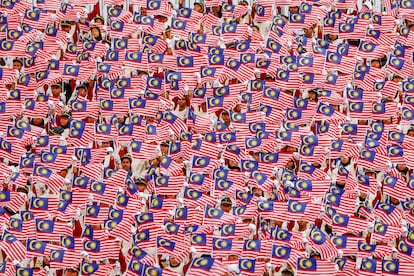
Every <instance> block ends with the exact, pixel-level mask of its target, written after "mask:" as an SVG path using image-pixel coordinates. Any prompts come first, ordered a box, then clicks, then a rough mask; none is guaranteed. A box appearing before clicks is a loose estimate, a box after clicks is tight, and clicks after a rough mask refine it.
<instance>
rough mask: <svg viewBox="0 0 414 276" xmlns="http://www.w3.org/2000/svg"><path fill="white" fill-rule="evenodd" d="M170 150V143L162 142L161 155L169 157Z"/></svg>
mask: <svg viewBox="0 0 414 276" xmlns="http://www.w3.org/2000/svg"><path fill="white" fill-rule="evenodd" d="M169 148H170V142H169V141H162V142H161V144H160V151H161V155H168V150H169Z"/></svg>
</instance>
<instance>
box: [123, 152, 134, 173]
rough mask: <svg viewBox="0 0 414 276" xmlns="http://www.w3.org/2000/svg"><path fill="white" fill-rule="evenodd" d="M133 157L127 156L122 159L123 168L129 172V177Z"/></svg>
mask: <svg viewBox="0 0 414 276" xmlns="http://www.w3.org/2000/svg"><path fill="white" fill-rule="evenodd" d="M131 165H132V157H131V156H130V155H129V154H125V155H123V156H122V157H121V168H122V169H124V170H126V171H128V175H129V174H130V173H131Z"/></svg>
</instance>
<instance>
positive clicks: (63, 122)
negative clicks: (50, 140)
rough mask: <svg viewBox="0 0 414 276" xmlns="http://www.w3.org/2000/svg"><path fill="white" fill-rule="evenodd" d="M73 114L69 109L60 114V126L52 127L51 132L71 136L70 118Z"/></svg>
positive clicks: (65, 136) (64, 136)
mask: <svg viewBox="0 0 414 276" xmlns="http://www.w3.org/2000/svg"><path fill="white" fill-rule="evenodd" d="M70 117H71V115H70V112H69V111H63V112H62V113H61V115H60V116H59V118H58V119H59V120H58V126H57V127H54V128H52V129H50V131H49V134H51V135H60V136H61V137H63V138H65V139H66V138H67V137H68V136H69V119H70Z"/></svg>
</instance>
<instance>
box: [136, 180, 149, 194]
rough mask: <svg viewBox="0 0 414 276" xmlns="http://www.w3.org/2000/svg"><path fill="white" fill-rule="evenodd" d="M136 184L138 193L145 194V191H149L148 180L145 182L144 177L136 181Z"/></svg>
mask: <svg viewBox="0 0 414 276" xmlns="http://www.w3.org/2000/svg"><path fill="white" fill-rule="evenodd" d="M135 184H136V185H137V187H138V192H140V193H143V192H145V190H146V189H147V185H148V183H147V180H145V178H143V177H139V178H138V179H137V180H136V181H135Z"/></svg>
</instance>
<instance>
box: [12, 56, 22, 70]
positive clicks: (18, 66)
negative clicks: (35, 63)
mask: <svg viewBox="0 0 414 276" xmlns="http://www.w3.org/2000/svg"><path fill="white" fill-rule="evenodd" d="M22 68H23V60H22V59H21V58H15V59H14V60H13V69H14V70H17V71H19V72H21V71H22Z"/></svg>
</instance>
